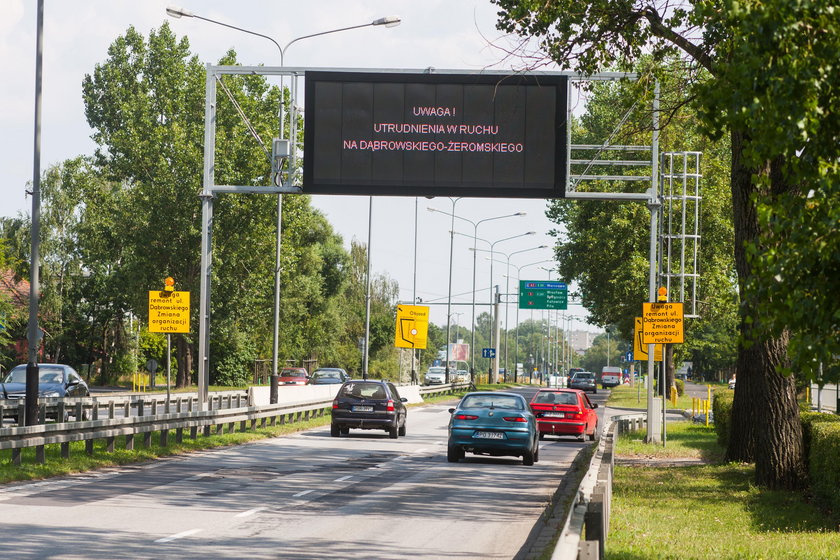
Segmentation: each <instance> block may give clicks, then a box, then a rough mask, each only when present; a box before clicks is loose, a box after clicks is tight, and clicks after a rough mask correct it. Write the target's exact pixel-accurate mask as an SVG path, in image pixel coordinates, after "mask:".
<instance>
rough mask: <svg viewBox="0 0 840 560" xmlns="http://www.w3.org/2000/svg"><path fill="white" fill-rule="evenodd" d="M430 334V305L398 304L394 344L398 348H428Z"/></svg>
mask: <svg viewBox="0 0 840 560" xmlns="http://www.w3.org/2000/svg"><path fill="white" fill-rule="evenodd" d="M428 334H429V307H428V306H426V305H398V306H397V328H396V332H395V334H394V346H396V347H397V348H418V349H421V350H422V349H424V348H426V339H427V338H428Z"/></svg>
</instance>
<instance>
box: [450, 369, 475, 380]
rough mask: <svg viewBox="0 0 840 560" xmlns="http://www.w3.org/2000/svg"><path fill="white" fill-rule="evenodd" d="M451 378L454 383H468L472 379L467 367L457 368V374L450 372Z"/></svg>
mask: <svg viewBox="0 0 840 560" xmlns="http://www.w3.org/2000/svg"><path fill="white" fill-rule="evenodd" d="M449 377H450V378H451V379H450V380H451V381H452V382H453V383H467V382H468V381H469V380H470V372H468V371H467V370H465V369H458V370H455V374H454V375H453V374H452V373H450V374H449Z"/></svg>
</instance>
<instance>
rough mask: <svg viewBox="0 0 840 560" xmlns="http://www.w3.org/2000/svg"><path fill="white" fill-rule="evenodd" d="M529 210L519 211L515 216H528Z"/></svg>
mask: <svg viewBox="0 0 840 560" xmlns="http://www.w3.org/2000/svg"><path fill="white" fill-rule="evenodd" d="M527 215H528V212H517V213H516V214H514V216H527Z"/></svg>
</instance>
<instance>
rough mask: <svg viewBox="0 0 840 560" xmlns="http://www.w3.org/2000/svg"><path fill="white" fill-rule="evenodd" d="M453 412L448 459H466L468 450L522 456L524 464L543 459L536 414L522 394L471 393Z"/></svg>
mask: <svg viewBox="0 0 840 560" xmlns="http://www.w3.org/2000/svg"><path fill="white" fill-rule="evenodd" d="M449 413H450V414H451V416H450V418H449V442H448V445H447V449H446V459H447V460H448V461H449V462H450V463H457V462H458V461H460V460H461V459H463V458H464V454H465V453H466V452H467V451H469V452H470V453H474V454H476V455H491V456H494V457H500V456H513V457H522V463H523V464H524V465H533V464H534V463H536V462H537V461H538V460H539V452H540V448H539V437H538V434H537V422H536V418H534V415H533V413H532V412H531V409H530V407H529V406H528V402H527V401H526V400H525V398H524V397H523V396H522V395H518V394H516V393H500V392H476V393H468V394H467V395H465V396H464V398H463V399H461V402H459V403H458V406H457V407H456V408H450V409H449Z"/></svg>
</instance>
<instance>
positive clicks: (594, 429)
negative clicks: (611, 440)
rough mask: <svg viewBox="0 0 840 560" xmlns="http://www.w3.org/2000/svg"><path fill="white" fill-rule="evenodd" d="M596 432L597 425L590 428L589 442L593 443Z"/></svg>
mask: <svg viewBox="0 0 840 560" xmlns="http://www.w3.org/2000/svg"><path fill="white" fill-rule="evenodd" d="M597 432H598V424H595V427H594V428H592V433H591V434H589V441H595V434H596V433H597Z"/></svg>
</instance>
